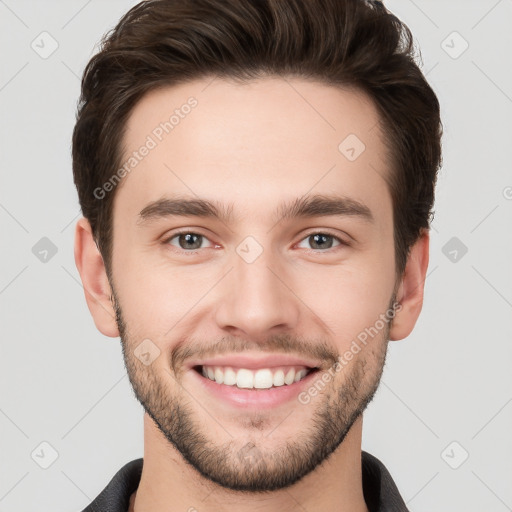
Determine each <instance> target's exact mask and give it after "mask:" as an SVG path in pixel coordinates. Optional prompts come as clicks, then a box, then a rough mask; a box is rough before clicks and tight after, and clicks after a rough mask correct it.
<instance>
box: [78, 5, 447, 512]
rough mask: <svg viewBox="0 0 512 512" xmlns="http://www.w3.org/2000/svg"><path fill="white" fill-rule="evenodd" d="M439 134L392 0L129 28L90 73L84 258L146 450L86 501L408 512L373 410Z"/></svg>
mask: <svg viewBox="0 0 512 512" xmlns="http://www.w3.org/2000/svg"><path fill="white" fill-rule="evenodd" d="M441 133H442V125H441V121H440V116H439V104H438V101H437V98H436V96H435V94H434V92H433V91H432V89H431V88H430V86H429V85H428V83H427V82H426V81H425V78H424V76H423V75H422V73H421V71H420V70H419V68H418V67H417V65H416V63H415V62H414V58H413V55H412V37H411V34H410V32H409V29H408V28H407V27H406V26H405V25H403V24H401V22H400V21H399V20H398V19H397V18H396V17H394V16H393V15H392V14H391V13H390V12H388V11H387V10H386V8H385V7H384V6H383V5H382V4H381V3H380V2H375V1H364V0H286V1H284V0H266V1H263V0H244V1H240V0H194V1H185V0H183V1H170V0H156V1H148V2H142V3H140V4H138V5H137V6H135V7H133V8H132V9H131V10H130V11H129V12H128V13H127V14H126V15H125V16H124V17H123V18H122V19H121V20H120V22H119V24H118V25H117V26H116V27H115V29H114V30H113V31H112V32H111V33H110V34H108V37H106V39H105V40H104V41H103V45H102V48H101V50H100V52H99V53H98V54H97V55H96V56H94V57H93V58H92V59H91V62H90V63H89V64H88V66H87V68H86V70H85V73H84V80H83V83H82V96H81V101H80V105H79V111H78V116H77V124H76V127H75V131H74V134H73V170H74V178H75V183H76V185H77V189H78V193H79V198H80V203H81V206H82V211H83V214H84V217H83V218H82V219H80V220H79V222H78V223H77V226H76V240H75V259H76V263H77V267H78V270H79V272H80V276H81V279H82V282H83V284H84V289H85V291H86V300H87V303H88V306H89V309H90V311H91V313H92V316H93V318H94V321H95V324H96V326H97V328H98V329H99V330H100V331H101V332H102V333H103V334H105V335H106V336H110V337H117V336H120V337H121V341H122V347H123V354H124V360H125V365H126V368H127V371H128V376H129V378H130V382H131V384H132V386H133V389H134V392H135V396H136V397H137V399H138V400H139V401H140V403H141V404H142V405H143V407H144V409H145V412H146V414H145V416H144V457H143V459H142V458H141V459H138V460H135V461H132V462H130V463H128V464H127V465H125V466H124V467H123V468H122V469H121V470H120V471H119V472H118V473H117V474H116V475H115V476H114V478H113V479H112V481H111V482H110V483H109V484H108V486H107V487H106V488H105V490H104V491H103V492H102V493H101V494H100V495H99V496H98V497H97V498H96V500H94V502H93V503H92V504H91V505H90V506H89V507H87V508H86V509H85V510H86V511H102V512H106V511H112V512H113V511H116V512H117V511H123V512H124V511H127V510H129V511H135V512H142V511H149V510H151V511H152V512H163V511H165V512H174V511H196V510H197V511H200V512H203V511H205V512H210V511H235V510H236V511H238V512H240V511H242V512H244V511H252V510H258V511H268V512H270V511H277V510H279V511H283V510H290V511H292V510H307V511H308V512H315V511H320V510H322V511H325V510H328V511H350V512H368V511H370V512H374V511H394V512H396V511H405V510H407V508H406V506H405V504H404V501H403V499H402V497H401V496H400V493H399V491H398V489H397V487H396V485H395V483H394V482H393V479H392V477H391V475H390V474H389V472H388V471H387V469H386V468H385V466H384V464H383V463H382V462H381V461H379V460H378V459H377V458H376V457H373V456H372V455H370V454H369V453H366V452H364V451H361V435H362V413H363V411H364V409H365V408H366V406H367V405H368V403H369V402H370V401H371V400H372V398H373V396H374V394H375V392H376V390H377V388H378V385H379V381H380V377H381V374H382V370H383V367H384V363H385V357H386V351H387V344H388V341H389V340H399V339H403V338H405V337H406V336H408V335H409V333H410V332H411V331H412V329H413V327H414V325H415V322H416V320H417V318H418V315H419V314H420V311H421V307H422V301H423V283H424V280H425V275H426V271H427V266H428V249H429V234H428V229H429V222H430V219H431V214H432V213H431V208H432V205H433V200H434V187H435V181H436V175H437V171H438V169H439V167H440V163H441V145H440V139H441Z"/></svg>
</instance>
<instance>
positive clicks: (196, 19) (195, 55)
mask: <svg viewBox="0 0 512 512" xmlns="http://www.w3.org/2000/svg"><path fill="white" fill-rule="evenodd" d="M415 57H416V56H415V47H414V42H413V38H412V34H411V32H410V30H409V28H408V27H407V26H406V25H405V24H403V23H402V22H401V21H400V20H399V19H398V18H397V17H396V16H394V15H393V14H392V13H390V12H389V11H388V10H387V9H386V8H385V7H384V5H383V4H382V3H381V2H379V1H376V0H147V1H143V2H141V3H139V4H137V5H136V6H134V7H133V8H132V9H130V10H129V11H128V12H127V13H126V14H125V15H124V16H123V17H122V18H121V20H120V21H119V23H118V24H117V26H116V27H115V28H113V29H112V30H111V31H110V32H108V33H107V34H105V36H104V37H103V38H102V40H101V47H100V51H99V52H98V53H97V54H96V55H95V56H93V57H92V59H91V60H90V62H89V63H88V64H87V66H86V68H85V70H84V75H83V79H82V89H81V96H80V99H79V103H78V111H77V121H76V125H75V128H74V131H73V140H72V146H73V147H72V156H73V175H74V181H75V185H76V187H77V190H78V196H79V201H80V205H81V208H82V212H83V215H84V217H86V218H87V219H88V220H89V222H90V224H91V227H92V231H93V234H94V238H95V240H96V243H97V245H98V248H99V250H100V252H101V254H102V256H103V259H104V262H105V266H106V269H107V272H108V273H109V275H110V271H111V258H112V254H111V253H112V237H113V233H112V225H113V222H112V205H113V199H114V194H115V190H114V191H113V192H112V193H109V194H107V195H106V196H105V197H103V198H100V199H99V198H98V197H97V194H95V192H94V191H95V190H97V189H98V187H101V186H102V184H104V183H105V182H106V181H107V180H108V179H109V178H110V177H111V176H112V175H113V174H114V172H115V170H116V169H118V168H119V166H120V165H121V158H122V139H123V134H124V128H125V125H126V121H127V119H128V116H129V114H130V113H131V111H132V109H133V107H134V106H135V104H136V103H137V102H138V101H139V100H140V99H141V98H142V96H143V95H144V94H145V93H147V92H148V91H150V90H152V89H155V88H157V87H161V86H171V85H177V84H179V83H183V82H187V81H191V80H194V79H200V78H205V77H208V76H218V77H225V78H234V79H236V80H251V79H256V78H259V77H261V76H285V75H286V76H296V77H299V78H310V79H313V80H316V81H319V82H321V83H325V84H327V85H338V86H344V87H355V88H356V89H358V90H360V91H363V92H364V93H366V94H367V95H368V96H369V97H370V98H371V99H372V100H373V102H374V104H375V106H376V107H377V110H378V112H379V115H380V121H381V133H382V135H383V140H384V143H385V145H386V147H387V149H388V151H389V155H390V158H389V163H390V166H391V170H390V173H389V176H388V177H387V180H388V186H389V187H390V192H391V196H392V201H393V222H394V243H395V259H396V272H397V275H401V274H402V272H403V270H404V268H405V264H406V261H407V256H408V254H409V249H410V247H411V246H412V245H413V244H414V242H415V241H416V240H417V239H418V238H419V236H420V235H421V232H422V230H423V229H424V228H425V229H428V228H429V226H430V221H431V220H432V216H433V212H432V206H433V202H434V188H435V183H436V179H437V172H438V169H439V168H440V166H441V137H442V124H441V119H440V109H439V102H438V100H437V97H436V95H435V93H434V91H433V90H432V88H431V87H430V86H429V84H428V82H427V81H426V79H425V77H424V75H423V74H422V72H421V70H420V69H419V67H418V65H417V64H416V61H415Z"/></svg>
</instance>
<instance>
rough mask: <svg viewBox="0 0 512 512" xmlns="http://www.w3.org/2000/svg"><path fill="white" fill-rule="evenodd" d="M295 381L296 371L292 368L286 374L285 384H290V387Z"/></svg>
mask: <svg viewBox="0 0 512 512" xmlns="http://www.w3.org/2000/svg"><path fill="white" fill-rule="evenodd" d="M294 379H295V370H294V369H293V368H292V369H291V370H289V371H288V373H287V374H286V376H285V378H284V383H285V384H288V386H289V385H290V384H292V383H293V382H294Z"/></svg>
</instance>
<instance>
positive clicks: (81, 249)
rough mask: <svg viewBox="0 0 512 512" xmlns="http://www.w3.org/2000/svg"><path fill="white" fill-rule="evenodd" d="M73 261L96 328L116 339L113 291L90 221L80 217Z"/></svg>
mask: <svg viewBox="0 0 512 512" xmlns="http://www.w3.org/2000/svg"><path fill="white" fill-rule="evenodd" d="M75 263H76V267H77V269H78V272H79V274H80V278H81V280H82V285H83V287H84V292H85V300H86V301H87V306H88V307H89V311H90V312H91V315H92V317H93V319H94V323H95V324H96V327H97V329H98V330H99V331H100V332H101V333H102V334H104V335H105V336H110V337H112V338H116V337H118V336H119V330H118V328H117V323H116V319H115V311H114V308H113V305H112V302H111V300H110V297H111V293H112V290H111V288H110V284H109V282H108V278H107V272H106V269H105V265H104V262H103V258H102V256H101V253H100V252H99V250H98V248H97V246H96V242H95V241H94V237H93V234H92V229H91V225H90V224H89V221H88V220H87V219H85V218H84V217H82V218H81V219H80V220H79V221H78V222H77V224H76V228H75Z"/></svg>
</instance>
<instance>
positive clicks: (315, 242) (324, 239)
mask: <svg viewBox="0 0 512 512" xmlns="http://www.w3.org/2000/svg"><path fill="white" fill-rule="evenodd" d="M312 238H313V245H318V239H319V238H321V239H322V240H323V242H324V243H325V241H326V239H328V238H331V236H330V235H323V234H321V233H320V234H316V235H313V236H312ZM320 243H322V241H321V242H320ZM320 248H321V249H322V248H325V247H320Z"/></svg>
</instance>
